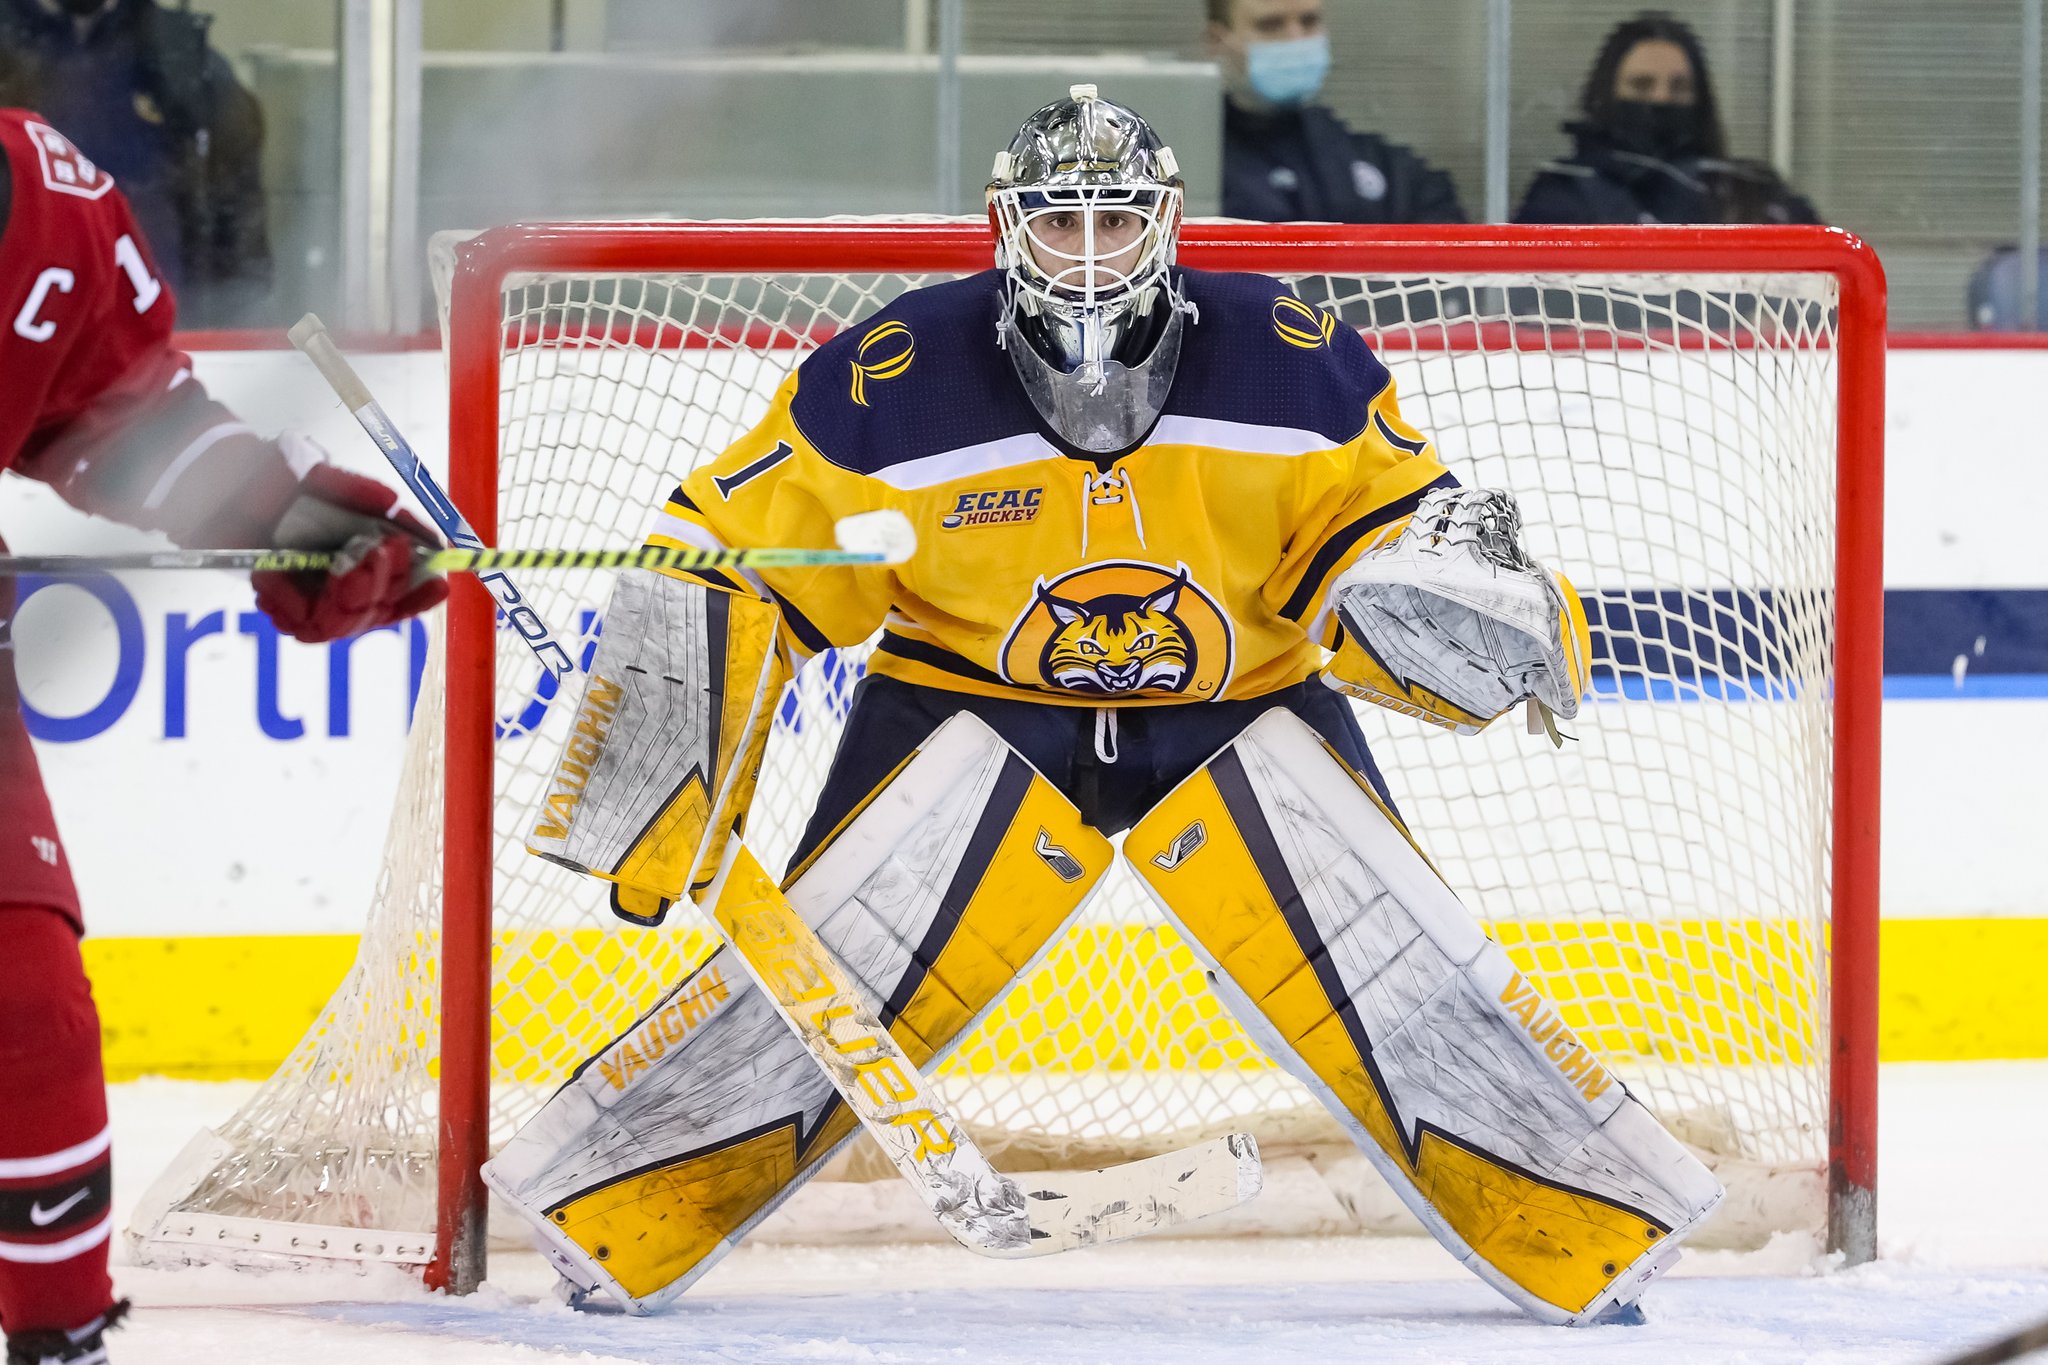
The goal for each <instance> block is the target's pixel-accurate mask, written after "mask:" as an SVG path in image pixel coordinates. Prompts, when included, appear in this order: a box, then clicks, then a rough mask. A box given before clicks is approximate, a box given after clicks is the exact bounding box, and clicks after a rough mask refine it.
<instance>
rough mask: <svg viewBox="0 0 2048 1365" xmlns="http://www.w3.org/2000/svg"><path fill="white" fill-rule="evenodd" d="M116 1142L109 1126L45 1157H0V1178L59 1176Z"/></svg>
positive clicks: (47, 1153)
mask: <svg viewBox="0 0 2048 1365" xmlns="http://www.w3.org/2000/svg"><path fill="white" fill-rule="evenodd" d="M113 1145H114V1130H113V1127H112V1126H111V1125H110V1126H108V1127H105V1128H102V1129H100V1130H99V1132H97V1133H95V1134H93V1136H91V1137H89V1138H87V1139H86V1140H85V1141H83V1142H81V1143H78V1144H76V1145H75V1146H71V1147H66V1148H64V1149H63V1150H62V1151H56V1152H46V1153H44V1154H43V1155H42V1156H17V1157H6V1158H0V1180H32V1179H34V1178H35V1177H37V1176H43V1175H57V1174H59V1173H61V1172H64V1171H68V1170H71V1169H73V1168H74V1167H78V1166H83V1165H84V1164H85V1163H86V1162H88V1161H91V1160H92V1159H93V1158H95V1157H97V1156H101V1155H104V1154H105V1152H106V1150H107V1148H109V1147H111V1146H113Z"/></svg>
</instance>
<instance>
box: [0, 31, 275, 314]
mask: <svg viewBox="0 0 2048 1365" xmlns="http://www.w3.org/2000/svg"><path fill="white" fill-rule="evenodd" d="M211 22H212V21H211V19H210V18H209V17H208V16H207V15H204V14H195V13H193V12H191V11H190V10H188V9H186V8H184V7H183V6H179V7H178V8H175V9H174V8H170V7H168V6H166V5H161V4H158V3H157V0H0V106H9V105H12V106H18V107H24V108H30V109H34V110H36V111H37V112H38V114H39V115H41V117H42V118H44V119H46V120H48V122H49V123H50V125H51V126H53V127H54V128H56V129H57V130H58V131H59V132H61V133H63V134H64V136H66V137H67V138H69V139H71V141H72V142H73V143H74V144H75V145H76V146H77V147H78V149H79V150H80V151H82V152H84V153H85V155H86V156H88V157H90V158H91V159H92V160H93V162H94V163H96V164H97V165H98V166H99V167H100V168H101V169H103V170H105V171H107V172H108V173H109V174H110V175H112V176H113V177H114V180H115V182H116V183H117V184H119V185H120V186H121V190H122V193H123V194H125V195H126V196H127V198H128V203H129V206H130V208H131V209H132V210H133V212H134V214H135V219H136V222H137V223H138V224H140V226H141V228H142V230H143V232H144V234H145V235H146V236H147V237H148V238H149V241H150V245H151V247H152V249H153V252H154V256H155V261H156V265H157V268H158V269H159V270H161V271H162V272H163V275H164V278H165V280H166V281H167V282H168V283H169V284H170V285H171V287H172V288H173V289H174V290H176V291H177V296H178V322H179V324H180V325H181V326H186V327H236V326H248V325H252V324H255V323H258V322H261V321H265V320H267V319H265V318H264V317H263V316H262V315H263V312H264V307H263V305H264V303H265V300H266V299H267V297H268V295H269V292H270V266H271V260H270V243H269V239H268V235H267V233H266V231H265V223H264V198H263V180H262V152H263V113H262V110H261V108H260V107H259V106H258V105H257V103H256V99H255V97H254V96H253V95H251V94H250V93H249V92H248V90H246V89H244V88H243V86H242V84H241V83H240V82H239V81H237V80H236V79H235V73H234V70H233V69H232V68H231V67H230V66H229V65H228V62H227V59H226V58H225V57H223V56H221V54H220V53H219V52H217V51H215V50H214V49H213V47H212V46H211V45H210V44H209V42H208V38H207V27H208V25H209V24H210V23H211Z"/></svg>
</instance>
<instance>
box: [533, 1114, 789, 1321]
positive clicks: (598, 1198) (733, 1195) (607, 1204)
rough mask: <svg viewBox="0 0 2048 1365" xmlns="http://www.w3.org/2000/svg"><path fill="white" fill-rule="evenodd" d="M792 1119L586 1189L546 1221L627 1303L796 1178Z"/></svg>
mask: <svg viewBox="0 0 2048 1365" xmlns="http://www.w3.org/2000/svg"><path fill="white" fill-rule="evenodd" d="M796 1130H797V1120H796V1119H795V1118H794V1117H792V1118H791V1119H790V1121H789V1122H788V1123H787V1124H785V1125H783V1126H781V1127H779V1128H775V1129H772V1130H770V1131H769V1132H766V1133H761V1134H758V1135H756V1136H753V1137H750V1138H745V1139H742V1140H741V1141H739V1142H735V1143H733V1144H732V1145H731V1146H728V1147H721V1148H719V1149H717V1150H716V1151H710V1152H700V1153H697V1154H696V1155H694V1156H690V1157H687V1158H685V1159H684V1160H681V1161H678V1162H675V1163H674V1164H672V1165H668V1166H663V1167H661V1168H659V1169H658V1170H652V1171H644V1172H642V1173H640V1174H638V1175H632V1176H627V1177H626V1178H625V1179H623V1180H619V1181H616V1182H614V1183H613V1184H610V1185H606V1186H604V1187H602V1188H600V1189H596V1190H592V1191H591V1192H589V1193H588V1194H585V1195H582V1196H580V1197H578V1198H576V1199H572V1200H570V1201H569V1202H568V1203H566V1204H564V1205H562V1206H561V1207H560V1208H556V1209H552V1210H550V1211H549V1213H548V1217H549V1218H550V1219H552V1220H553V1221H554V1223H555V1224H556V1226H558V1227H559V1228H560V1229H561V1230H562V1232H563V1233H564V1234H565V1235H566V1236H567V1237H568V1238H569V1240H571V1241H573V1242H574V1243H576V1245H578V1246H579V1247H582V1248H583V1250H584V1251H586V1252H588V1253H589V1254H590V1256H591V1258H592V1259H593V1260H595V1261H597V1262H598V1263H599V1264H600V1265H602V1266H603V1267H604V1268H605V1270H606V1271H607V1272H609V1273H610V1274H611V1276H612V1277H613V1278H614V1279H616V1280H617V1281H618V1282H619V1285H620V1287H621V1288H623V1289H625V1290H626V1291H627V1292H628V1293H629V1294H631V1295H632V1296H633V1297H634V1298H640V1297H642V1296H643V1295H647V1294H652V1293H653V1292H654V1291H656V1290H658V1289H660V1288H662V1287H663V1286H665V1285H667V1284H669V1283H670V1282H671V1281H673V1280H674V1279H675V1278H676V1274H675V1268H676V1267H677V1266H678V1265H685V1266H688V1265H695V1264H696V1263H697V1262H699V1261H701V1260H702V1259H704V1257H705V1256H706V1255H708V1254H709V1253H710V1251H711V1249H712V1248H713V1247H715V1246H717V1245H718V1244H719V1243H720V1242H722V1241H724V1240H725V1239H726V1238H727V1237H729V1236H731V1235H732V1234H733V1233H734V1232H736V1231H737V1230H738V1229H739V1227H740V1225H741V1224H743V1223H745V1222H746V1221H747V1219H749V1218H751V1217H753V1216H754V1213H755V1211H756V1210H758V1209H759V1208H760V1207H761V1206H762V1205H763V1204H765V1203H766V1202H768V1200H770V1199H772V1198H773V1197H774V1196H775V1192H776V1191H778V1190H780V1189H781V1188H782V1187H783V1186H784V1185H787V1184H788V1183H789V1181H790V1178H791V1177H792V1176H794V1175H795V1174H796V1156H797V1152H796Z"/></svg>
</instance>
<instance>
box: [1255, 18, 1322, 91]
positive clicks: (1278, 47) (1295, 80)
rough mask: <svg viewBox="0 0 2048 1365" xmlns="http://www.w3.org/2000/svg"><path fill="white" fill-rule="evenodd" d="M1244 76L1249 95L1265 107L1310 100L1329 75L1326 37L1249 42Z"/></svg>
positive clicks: (1316, 36) (1318, 35)
mask: <svg viewBox="0 0 2048 1365" xmlns="http://www.w3.org/2000/svg"><path fill="white" fill-rule="evenodd" d="M1244 74H1245V79H1246V81H1247V82H1248V83H1249V84H1250V85H1251V88H1252V93H1253V94H1255V95H1257V96H1258V97H1259V98H1260V99H1262V100H1264V101H1266V102H1267V103H1268V104H1300V103H1301V102H1302V101H1304V100H1307V99H1311V98H1313V97H1314V96H1315V93H1316V91H1318V90H1320V89H1322V88H1323V77H1325V76H1327V75H1329V74H1330V39H1329V36H1328V35H1327V34H1322V33H1318V34H1316V35H1315V36H1313V37H1310V38H1295V39H1293V40H1292V41H1289V42H1284V43H1253V44H1252V45H1251V46H1250V47H1249V48H1247V49H1246V50H1245V59H1244Z"/></svg>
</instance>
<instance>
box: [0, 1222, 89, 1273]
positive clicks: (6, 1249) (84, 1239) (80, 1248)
mask: <svg viewBox="0 0 2048 1365" xmlns="http://www.w3.org/2000/svg"><path fill="white" fill-rule="evenodd" d="M113 1232H114V1215H113V1214H112V1213H109V1214H108V1215H107V1216H106V1217H104V1218H102V1219H100V1221H99V1222H97V1223H95V1224H93V1225H92V1226H91V1227H89V1228H87V1229H86V1230H85V1231H84V1232H80V1233H76V1234H74V1235H72V1236H70V1237H66V1238H65V1239H64V1240H63V1241H61V1242H9V1241H6V1240H4V1239H0V1261H13V1262H15V1263H16V1264H18V1265H50V1264H52V1263H53V1262H56V1261H68V1260H70V1259H71V1258H72V1257H73V1256H76V1255H78V1254H79V1253H80V1252H85V1251H91V1250H92V1249H93V1248H94V1247H96V1246H98V1245H99V1244H100V1243H101V1242H104V1241H106V1240H107V1238H108V1237H110V1236H112V1235H113Z"/></svg>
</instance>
